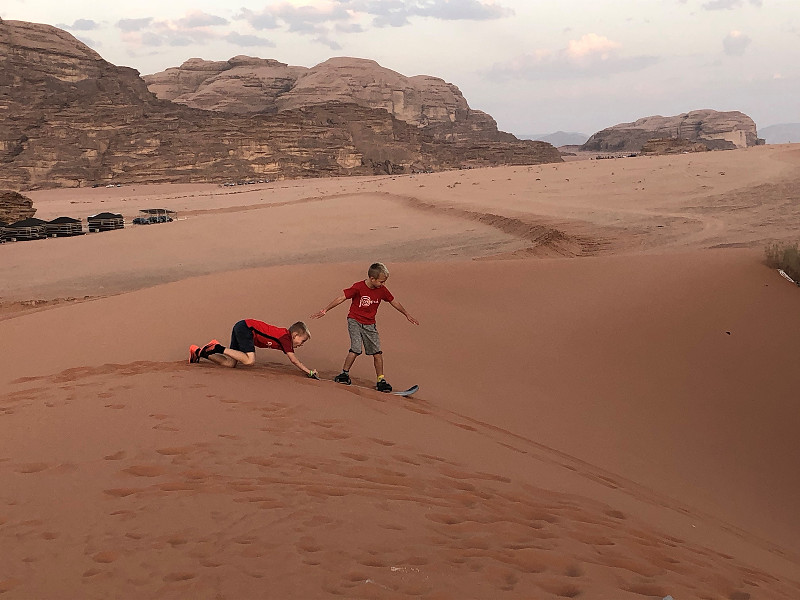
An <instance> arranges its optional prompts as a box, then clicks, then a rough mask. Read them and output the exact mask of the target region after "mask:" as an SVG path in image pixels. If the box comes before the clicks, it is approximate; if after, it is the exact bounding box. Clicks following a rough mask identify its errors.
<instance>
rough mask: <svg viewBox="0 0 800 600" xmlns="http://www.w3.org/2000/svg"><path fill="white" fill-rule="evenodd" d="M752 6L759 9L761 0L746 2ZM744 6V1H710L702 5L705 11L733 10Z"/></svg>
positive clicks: (762, 2) (761, 3)
mask: <svg viewBox="0 0 800 600" xmlns="http://www.w3.org/2000/svg"><path fill="white" fill-rule="evenodd" d="M748 2H749V3H750V4H752V5H753V6H758V7H761V6H762V5H763V4H764V1H763V0H748ZM743 4H744V0H710V2H706V3H705V4H703V8H704V9H706V10H733V9H734V8H739V7H740V6H742V5H743Z"/></svg>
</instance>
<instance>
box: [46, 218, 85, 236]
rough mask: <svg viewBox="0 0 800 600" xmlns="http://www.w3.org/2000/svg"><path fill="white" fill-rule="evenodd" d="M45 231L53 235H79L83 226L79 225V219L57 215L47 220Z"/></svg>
mask: <svg viewBox="0 0 800 600" xmlns="http://www.w3.org/2000/svg"><path fill="white" fill-rule="evenodd" d="M45 232H46V233H47V235H48V236H54V237H56V236H57V237H61V236H69V235H81V234H82V233H83V227H82V226H81V221H80V219H73V218H72V217H58V218H56V219H53V220H52V221H48V222H47V225H45Z"/></svg>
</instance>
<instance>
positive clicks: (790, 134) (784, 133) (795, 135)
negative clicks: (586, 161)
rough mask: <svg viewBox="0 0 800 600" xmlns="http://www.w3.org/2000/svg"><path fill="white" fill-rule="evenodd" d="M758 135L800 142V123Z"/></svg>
mask: <svg viewBox="0 0 800 600" xmlns="http://www.w3.org/2000/svg"><path fill="white" fill-rule="evenodd" d="M758 135H759V136H760V137H762V138H764V139H765V140H766V142H767V143H768V144H792V143H794V144H797V143H800V123H782V124H780V125H770V126H769V127H762V128H760V129H759V130H758ZM554 145H555V144H554Z"/></svg>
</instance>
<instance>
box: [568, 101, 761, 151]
mask: <svg viewBox="0 0 800 600" xmlns="http://www.w3.org/2000/svg"><path fill="white" fill-rule="evenodd" d="M654 138H661V139H664V138H677V139H682V140H687V141H690V142H701V143H703V144H705V145H706V146H707V147H708V148H709V149H710V150H732V149H734V148H745V147H747V146H756V145H758V144H762V143H763V140H759V139H758V135H757V132H756V124H755V123H754V122H753V119H751V118H750V117H748V116H747V115H746V114H744V113H741V112H738V111H731V112H718V111H715V110H694V111H691V112H688V113H684V114H681V115H676V116H674V117H661V116H655V117H645V118H643V119H639V120H638V121H634V122H633V123H621V124H619V125H614V126H613V127H609V128H607V129H603V130H602V131H598V132H597V133H595V134H594V135H592V137H590V138H589V139H588V140H587V142H586V143H585V144H584V145H583V146H582V147H581V149H582V150H590V151H595V152H604V151H605V152H639V151H640V150H641V149H642V146H643V145H644V144H645V142H647V141H648V140H651V139H654Z"/></svg>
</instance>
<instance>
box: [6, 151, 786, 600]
mask: <svg viewBox="0 0 800 600" xmlns="http://www.w3.org/2000/svg"><path fill="white" fill-rule="evenodd" d="M27 195H29V196H30V197H31V198H32V199H33V200H34V206H35V207H36V208H37V209H38V211H37V214H36V216H37V217H39V218H42V219H52V218H55V217H57V216H72V217H80V218H84V219H85V217H86V216H88V215H92V214H95V213H98V212H101V211H111V212H121V213H122V214H123V215H125V217H126V221H127V222H128V223H129V222H130V220H131V219H132V218H133V217H135V216H136V215H137V212H138V211H139V210H140V209H143V208H168V209H171V210H176V211H178V213H179V218H178V220H176V221H174V222H172V223H167V224H159V225H147V226H133V225H127V224H126V227H125V229H123V230H117V231H111V232H105V233H93V234H87V235H83V236H78V237H74V238H58V239H48V240H43V241H35V242H17V243H9V244H4V245H2V246H0V257H1V258H0V281H2V287H0V340H2V342H3V345H4V347H5V348H6V354H5V355H4V358H3V361H2V363H1V365H0V598H2V599H3V600H5V599H7V598H8V599H15V600H16V599H31V598H36V599H64V598H92V599H95V598H96V599H106V598H120V599H128V598H130V599H140V598H174V599H185V598H204V599H205V598H207V599H223V598H225V599H237V600H238V599H244V598H247V599H249V598H303V599H305V598H334V597H335V598H377V599H404V598H438V599H446V598H453V599H462V598H481V599H495V598H525V599H532V598H535V599H546V600H555V599H559V598H582V599H583V598H585V599H587V600H589V599H591V600H596V599H606V600H638V599H644V598H655V599H658V600H661V599H662V598H665V597H668V596H671V597H672V598H673V599H674V600H687V599H704V600H716V599H721V600H797V599H798V598H800V517H798V506H800V468H798V467H799V466H800V463H799V462H798V461H799V460H800V435H798V432H800V408H799V407H800V404H799V403H798V398H800V392H798V385H797V373H798V362H797V361H798V356H800V289H798V288H797V286H795V285H792V284H791V283H790V282H788V281H786V280H785V279H783V278H782V277H781V276H780V275H779V274H778V273H777V272H776V271H775V270H774V269H770V268H768V267H767V266H765V264H764V249H765V247H766V245H767V244H768V243H769V242H771V241H785V242H789V243H796V242H797V241H798V239H797V236H798V224H800V146H798V145H782V146H759V147H752V148H748V149H742V150H735V151H726V152H709V153H698V154H681V155H674V156H659V157H632V158H624V159H613V160H576V161H572V162H566V163H560V164H548V165H538V166H525V167H498V168H491V169H473V170H462V171H450V172H444V173H430V174H419V175H398V176H381V177H359V178H339V179H308V180H292V181H289V180H286V181H276V182H270V183H264V184H256V185H245V186H233V187H222V186H218V185H125V186H122V187H115V188H95V189H92V188H81V189H60V190H41V191H35V192H28V193H27ZM375 261H382V262H384V263H386V264H387V266H388V267H389V270H390V273H391V276H390V278H389V280H388V282H387V287H388V288H389V289H390V290H391V292H392V293H393V294H394V296H395V297H396V298H397V300H399V301H400V302H401V303H402V304H403V305H404V306H405V307H406V308H407V309H408V311H409V312H410V313H411V314H412V315H413V316H414V317H416V318H417V319H418V320H419V321H420V325H419V326H414V325H412V324H410V323H409V322H408V321H407V320H406V319H405V318H403V316H402V315H401V314H399V313H398V312H397V311H395V310H394V309H393V308H392V307H391V306H388V305H384V306H382V307H381V308H380V310H379V311H378V326H379V330H380V332H381V341H382V344H383V349H384V355H385V361H386V377H387V379H388V381H389V382H390V383H391V384H392V385H393V386H394V387H395V389H405V388H407V387H409V386H411V385H412V384H418V385H419V386H420V390H419V391H418V392H417V393H416V394H415V395H413V396H410V397H407V398H404V397H400V396H395V395H388V394H381V393H379V392H377V391H374V390H372V389H368V388H369V387H370V386H373V385H374V371H373V367H372V363H371V360H370V359H369V358H368V357H364V356H362V357H360V358H359V359H358V360H357V361H356V363H355V365H354V367H353V369H352V371H351V375H352V377H353V379H354V383H356V384H359V386H350V387H348V386H343V385H340V384H336V383H334V382H332V381H331V379H332V377H333V376H334V375H336V374H337V373H338V372H339V371H340V369H341V365H342V361H343V359H344V357H345V355H346V353H347V350H348V347H349V346H348V344H349V341H348V337H347V328H346V323H345V318H346V314H347V305H342V306H340V307H338V308H336V309H333V310H331V311H330V312H329V313H328V314H327V315H326V316H325V317H324V318H322V319H319V320H310V319H308V317H309V315H311V314H312V313H314V312H316V311H318V310H319V309H321V308H323V307H324V306H325V305H326V304H327V302H328V301H329V300H331V299H332V298H334V297H336V296H337V295H339V294H340V293H341V290H342V289H344V288H346V287H349V286H350V285H351V284H352V283H353V282H355V281H357V280H359V279H363V278H364V277H365V276H366V269H367V267H368V265H369V264H370V263H372V262H375ZM243 318H256V319H261V320H264V321H267V322H269V323H273V324H276V325H281V326H288V325H289V324H291V323H292V322H294V321H296V320H306V322H307V323H308V324H309V326H310V328H311V333H312V339H311V340H310V341H309V342H308V343H307V344H306V345H305V346H304V347H302V348H301V349H299V350H298V357H299V358H300V359H301V360H302V361H303V362H304V363H305V364H306V365H308V366H309V367H312V368H315V369H318V371H319V372H320V375H321V376H322V378H323V380H322V381H314V380H311V379H307V378H305V377H304V376H303V375H302V373H300V372H299V371H298V370H296V369H295V368H293V367H292V366H291V364H290V363H289V362H288V361H287V360H286V358H285V356H284V355H283V354H282V353H280V352H275V351H272V350H258V351H257V357H256V358H257V363H256V365H254V366H252V367H240V368H237V369H225V368H221V367H219V366H216V365H214V364H212V363H211V362H209V361H206V360H203V361H201V362H200V363H199V364H188V360H187V359H188V347H189V345H190V344H204V343H205V342H206V341H208V340H209V339H211V338H217V339H219V340H221V341H222V343H223V344H227V342H228V340H229V337H230V329H231V326H232V325H233V324H234V323H235V322H236V321H238V320H239V319H243Z"/></svg>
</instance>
